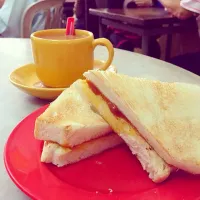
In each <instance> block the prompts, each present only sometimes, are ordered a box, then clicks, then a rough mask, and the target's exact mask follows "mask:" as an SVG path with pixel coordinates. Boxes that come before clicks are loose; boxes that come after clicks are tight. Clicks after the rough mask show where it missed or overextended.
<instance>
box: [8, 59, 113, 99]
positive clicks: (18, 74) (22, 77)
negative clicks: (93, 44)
mask: <svg viewBox="0 0 200 200" xmlns="http://www.w3.org/2000/svg"><path fill="white" fill-rule="evenodd" d="M103 64H104V61H101V60H95V61H94V68H99V67H100V66H101V65H103ZM109 70H112V71H116V68H115V66H113V65H111V66H110V67H109ZM9 79H10V82H11V83H12V84H13V85H14V86H16V87H17V88H19V89H20V90H22V91H23V92H25V93H27V94H29V95H32V96H35V97H38V98H40V99H48V100H54V99H55V98H56V97H58V96H59V95H60V94H61V93H62V91H63V90H64V89H65V88H47V87H45V86H44V85H43V84H42V83H41V82H40V80H39V79H38V77H37V75H36V67H35V65H34V64H27V65H25V66H22V67H19V68H17V69H15V70H14V71H13V72H12V73H11V74H10V76H9Z"/></svg>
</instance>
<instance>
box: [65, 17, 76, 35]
mask: <svg viewBox="0 0 200 200" xmlns="http://www.w3.org/2000/svg"><path fill="white" fill-rule="evenodd" d="M66 35H75V31H74V17H68V18H67V24H66Z"/></svg>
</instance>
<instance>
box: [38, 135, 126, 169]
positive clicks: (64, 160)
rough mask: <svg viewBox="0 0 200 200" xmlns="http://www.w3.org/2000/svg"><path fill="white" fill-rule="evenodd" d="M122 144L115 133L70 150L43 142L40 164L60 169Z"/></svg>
mask: <svg viewBox="0 0 200 200" xmlns="http://www.w3.org/2000/svg"><path fill="white" fill-rule="evenodd" d="M122 143H123V140H122V139H121V138H120V137H119V136H118V135H117V134H115V133H110V134H109V135H106V136H103V137H100V138H97V139H94V140H91V141H89V142H85V143H83V144H80V145H78V146H76V147H73V148H71V149H70V148H66V147H62V146H60V145H59V144H56V143H52V142H44V147H43V151H42V155H41V162H45V163H53V164H54V165H57V166H58V167H62V166H65V165H69V164H72V163H76V162H79V161H81V160H83V159H86V158H88V157H91V156H94V155H96V154H99V153H102V152H103V151H106V150H108V149H111V148H113V147H116V146H118V145H120V144H122Z"/></svg>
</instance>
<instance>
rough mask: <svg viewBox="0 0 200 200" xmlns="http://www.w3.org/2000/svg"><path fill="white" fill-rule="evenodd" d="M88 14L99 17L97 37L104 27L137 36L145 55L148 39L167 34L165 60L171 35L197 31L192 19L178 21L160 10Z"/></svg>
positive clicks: (167, 57) (99, 10)
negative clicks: (139, 37)
mask: <svg viewBox="0 0 200 200" xmlns="http://www.w3.org/2000/svg"><path fill="white" fill-rule="evenodd" d="M89 13H90V14H92V15H95V16H98V17H99V37H102V36H103V33H105V28H106V26H111V27H113V28H116V29H120V30H124V31H129V32H132V33H135V34H138V35H140V36H141V37H142V51H143V54H145V55H149V54H150V51H151V49H149V42H150V37H152V36H159V35H165V34H167V36H168V37H167V42H166V53H165V60H168V59H169V58H170V51H171V44H172V34H173V33H180V32H181V33H183V32H187V31H193V30H194V31H197V25H196V20H195V19H194V18H192V19H189V20H184V21H180V20H178V19H177V18H176V17H174V16H172V15H171V14H170V13H168V12H166V11H165V10H164V9H162V8H134V9H89Z"/></svg>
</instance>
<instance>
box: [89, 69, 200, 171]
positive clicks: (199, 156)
mask: <svg viewBox="0 0 200 200" xmlns="http://www.w3.org/2000/svg"><path fill="white" fill-rule="evenodd" d="M85 76H86V77H87V79H88V80H90V81H91V82H92V83H93V84H94V85H95V86H96V87H97V88H98V89H99V90H100V91H101V92H102V94H103V95H105V96H106V97H107V98H108V99H109V101H110V102H112V103H113V104H114V105H115V106H116V107H117V108H118V109H119V110H120V112H121V113H123V114H124V115H125V116H126V118H127V120H128V121H129V122H130V124H131V125H133V126H134V127H135V128H136V129H137V130H138V133H139V134H140V135H141V136H142V137H143V138H144V139H145V140H146V141H147V142H148V143H149V144H150V145H151V147H152V148H153V149H154V150H155V151H156V152H157V153H158V154H159V155H160V157H161V158H163V159H164V160H165V161H166V162H167V163H168V164H170V165H172V166H175V167H177V168H179V169H182V170H185V171H187V172H190V173H193V174H200V106H199V102H200V87H199V86H197V85H193V84H187V83H167V82H160V81H152V80H147V79H141V78H134V77H129V76H126V75H121V74H116V73H112V72H103V71H90V72H87V73H85Z"/></svg>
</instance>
